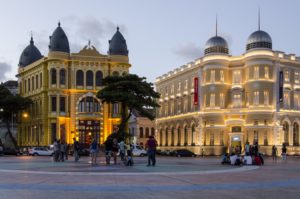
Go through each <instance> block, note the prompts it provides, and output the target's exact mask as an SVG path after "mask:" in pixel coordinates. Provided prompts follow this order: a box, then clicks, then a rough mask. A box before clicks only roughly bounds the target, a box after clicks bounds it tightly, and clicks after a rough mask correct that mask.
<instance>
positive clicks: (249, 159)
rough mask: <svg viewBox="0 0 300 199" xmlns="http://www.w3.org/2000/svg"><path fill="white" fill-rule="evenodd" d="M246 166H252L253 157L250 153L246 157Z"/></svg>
mask: <svg viewBox="0 0 300 199" xmlns="http://www.w3.org/2000/svg"><path fill="white" fill-rule="evenodd" d="M244 164H245V165H252V157H251V156H250V155H249V154H248V153H246V155H245V156H244Z"/></svg>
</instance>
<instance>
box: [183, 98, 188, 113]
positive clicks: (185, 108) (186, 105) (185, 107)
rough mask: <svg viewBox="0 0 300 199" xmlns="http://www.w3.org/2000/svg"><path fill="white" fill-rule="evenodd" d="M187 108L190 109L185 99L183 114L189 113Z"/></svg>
mask: <svg viewBox="0 0 300 199" xmlns="http://www.w3.org/2000/svg"><path fill="white" fill-rule="evenodd" d="M187 107H188V100H187V99H184V103H183V112H185V113H186V112H187Z"/></svg>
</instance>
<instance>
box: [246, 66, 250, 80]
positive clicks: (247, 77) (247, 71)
mask: <svg viewBox="0 0 300 199" xmlns="http://www.w3.org/2000/svg"><path fill="white" fill-rule="evenodd" d="M249 75H250V74H249V68H246V75H245V77H246V80H248V79H249Z"/></svg>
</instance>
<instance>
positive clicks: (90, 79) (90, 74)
mask: <svg viewBox="0 0 300 199" xmlns="http://www.w3.org/2000/svg"><path fill="white" fill-rule="evenodd" d="M93 84H94V74H93V71H91V70H88V71H87V72H86V86H93Z"/></svg>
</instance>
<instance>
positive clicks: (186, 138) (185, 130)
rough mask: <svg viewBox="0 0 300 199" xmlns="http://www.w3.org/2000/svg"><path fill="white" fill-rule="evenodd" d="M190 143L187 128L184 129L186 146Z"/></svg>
mask: <svg viewBox="0 0 300 199" xmlns="http://www.w3.org/2000/svg"><path fill="white" fill-rule="evenodd" d="M187 142H188V129H187V126H185V127H184V145H185V146H187Z"/></svg>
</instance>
